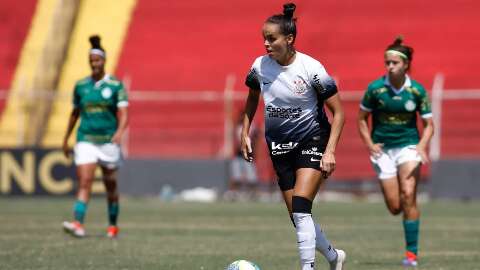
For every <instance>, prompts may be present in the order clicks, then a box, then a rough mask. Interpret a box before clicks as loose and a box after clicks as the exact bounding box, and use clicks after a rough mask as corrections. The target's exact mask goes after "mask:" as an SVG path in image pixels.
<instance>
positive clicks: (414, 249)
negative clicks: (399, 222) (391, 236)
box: [399, 161, 420, 266]
mask: <svg viewBox="0 0 480 270" xmlns="http://www.w3.org/2000/svg"><path fill="white" fill-rule="evenodd" d="M419 178H420V166H419V162H417V161H408V162H405V163H402V164H401V165H400V166H399V182H400V201H401V205H402V209H403V228H404V234H405V242H406V258H405V260H404V262H403V263H404V265H408V266H416V265H417V255H418V236H419V228H420V211H419V209H418V207H417V196H416V194H417V184H418V180H419Z"/></svg>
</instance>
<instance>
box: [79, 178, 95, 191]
mask: <svg viewBox="0 0 480 270" xmlns="http://www.w3.org/2000/svg"><path fill="white" fill-rule="evenodd" d="M92 181H93V178H90V177H85V178H81V179H80V181H79V182H80V183H79V184H78V188H79V189H89V188H90V186H91V185H92Z"/></svg>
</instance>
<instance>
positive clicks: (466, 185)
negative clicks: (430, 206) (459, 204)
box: [430, 160, 480, 200]
mask: <svg viewBox="0 0 480 270" xmlns="http://www.w3.org/2000/svg"><path fill="white" fill-rule="evenodd" d="M430 195H431V196H432V198H437V199H439V198H442V199H444V198H446V199H460V200H472V199H480V160H440V161H436V162H433V164H432V175H431V183H430Z"/></svg>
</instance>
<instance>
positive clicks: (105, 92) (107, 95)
mask: <svg viewBox="0 0 480 270" xmlns="http://www.w3.org/2000/svg"><path fill="white" fill-rule="evenodd" d="M111 96H112V89H110V88H108V87H105V88H103V90H102V97H103V98H110V97H111Z"/></svg>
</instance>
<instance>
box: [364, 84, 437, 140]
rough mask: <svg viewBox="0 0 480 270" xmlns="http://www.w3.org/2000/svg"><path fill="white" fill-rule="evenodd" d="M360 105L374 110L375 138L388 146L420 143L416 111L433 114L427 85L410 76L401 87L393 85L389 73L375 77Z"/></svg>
mask: <svg viewBox="0 0 480 270" xmlns="http://www.w3.org/2000/svg"><path fill="white" fill-rule="evenodd" d="M360 108H361V109H362V110H364V111H367V112H371V113H372V139H373V142H374V143H383V144H384V148H386V149H389V148H395V147H404V146H408V145H414V144H417V143H418V142H419V133H418V129H417V112H418V113H419V114H420V116H421V117H422V118H430V117H432V111H431V106H430V101H429V99H428V95H427V92H426V91H425V88H423V86H422V85H421V84H419V83H418V82H416V81H414V80H411V79H410V78H409V77H408V76H407V79H406V81H405V84H404V86H403V88H402V89H400V90H395V89H393V87H392V86H391V85H390V83H389V80H388V78H387V77H386V76H383V77H381V78H379V79H377V80H375V81H373V82H372V83H370V84H369V86H368V89H367V91H366V92H365V94H364V96H363V99H362V101H361V104H360Z"/></svg>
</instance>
